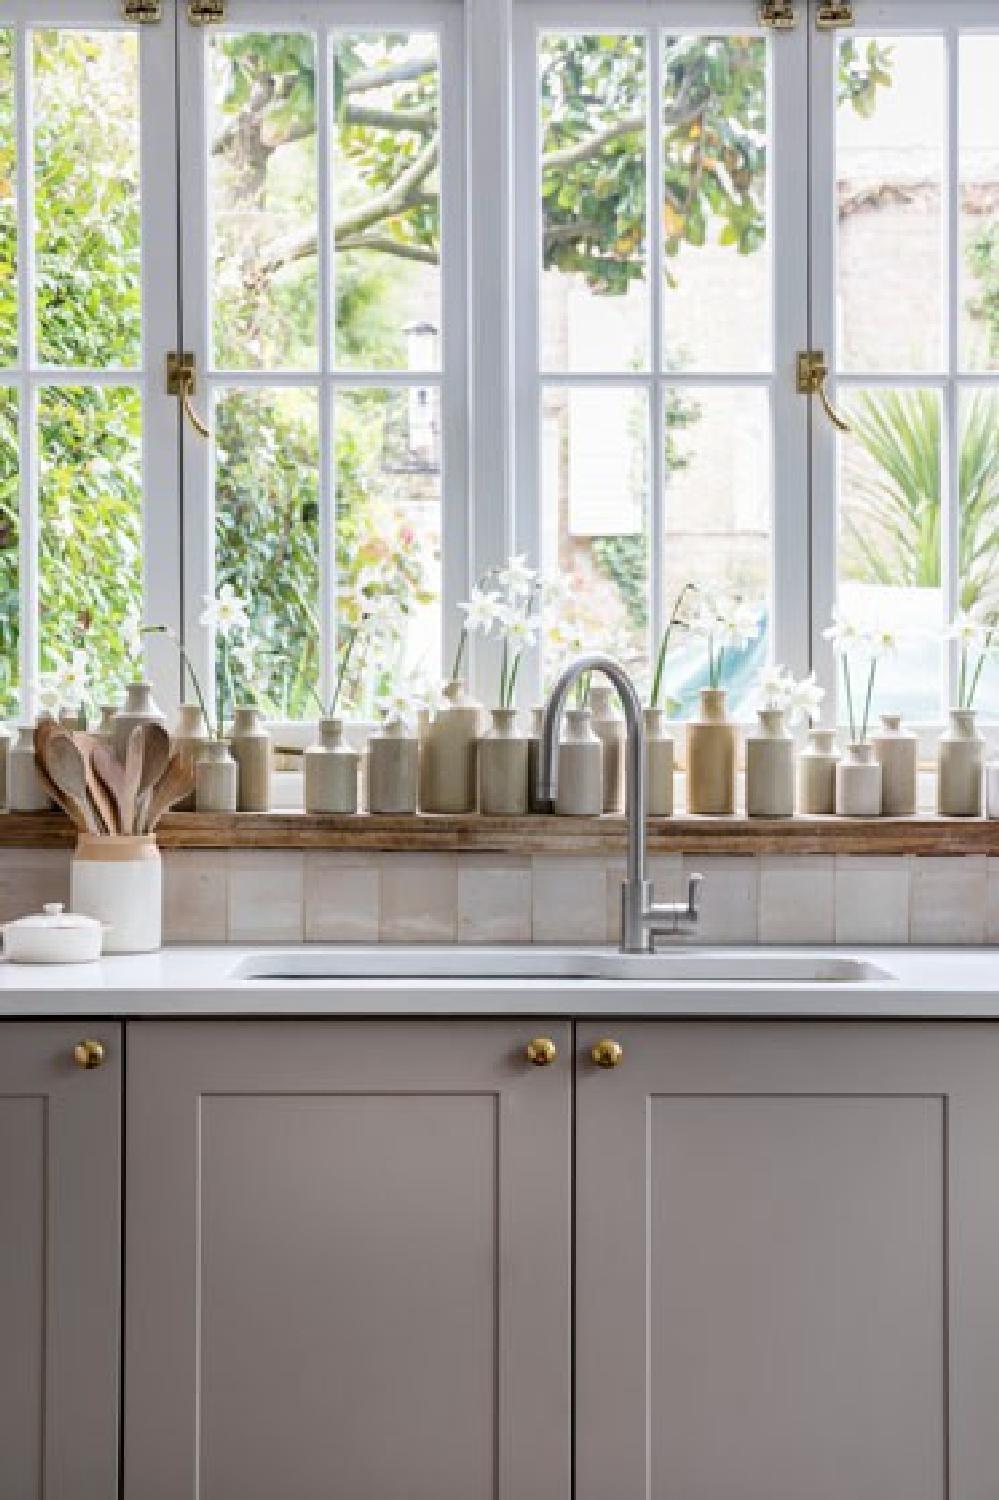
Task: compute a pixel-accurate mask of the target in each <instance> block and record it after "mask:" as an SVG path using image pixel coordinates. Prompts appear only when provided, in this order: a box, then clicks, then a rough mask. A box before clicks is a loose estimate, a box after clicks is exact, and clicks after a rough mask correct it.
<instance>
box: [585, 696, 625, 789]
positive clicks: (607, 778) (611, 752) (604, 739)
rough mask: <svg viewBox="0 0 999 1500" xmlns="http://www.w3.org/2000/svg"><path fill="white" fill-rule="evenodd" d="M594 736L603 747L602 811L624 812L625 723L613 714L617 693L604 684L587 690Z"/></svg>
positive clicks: (619, 716) (615, 713) (617, 714)
mask: <svg viewBox="0 0 999 1500" xmlns="http://www.w3.org/2000/svg"><path fill="white" fill-rule="evenodd" d="M589 703H590V711H591V713H592V714H593V733H594V734H595V735H596V737H597V739H598V740H599V741H600V743H601V745H602V746H603V759H602V762H601V763H602V765H603V779H604V788H603V811H604V812H605V813H619V812H623V811H624V720H623V718H622V717H621V715H620V714H619V713H618V712H617V711H616V704H617V691H616V689H615V688H612V687H608V686H607V684H606V683H603V682H595V683H593V684H592V686H591V687H590V693H589Z"/></svg>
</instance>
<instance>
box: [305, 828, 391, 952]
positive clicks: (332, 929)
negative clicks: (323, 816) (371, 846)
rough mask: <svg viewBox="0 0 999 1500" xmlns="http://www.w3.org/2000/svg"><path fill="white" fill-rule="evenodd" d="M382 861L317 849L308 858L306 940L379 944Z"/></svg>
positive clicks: (306, 866)
mask: <svg viewBox="0 0 999 1500" xmlns="http://www.w3.org/2000/svg"><path fill="white" fill-rule="evenodd" d="M380 907H381V859H380V856H379V855H377V854H351V853H348V852H345V853H340V852H339V851H338V850H325V849H324V850H316V851H314V852H310V853H308V854H306V856H305V941H306V942H307V943H377V941H378V930H379V919H380Z"/></svg>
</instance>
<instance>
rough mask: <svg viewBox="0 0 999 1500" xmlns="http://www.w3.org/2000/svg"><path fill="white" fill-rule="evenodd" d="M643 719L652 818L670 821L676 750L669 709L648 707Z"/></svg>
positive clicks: (649, 806) (646, 779) (647, 782)
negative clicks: (670, 727)
mask: <svg viewBox="0 0 999 1500" xmlns="http://www.w3.org/2000/svg"><path fill="white" fill-rule="evenodd" d="M642 720H643V723H644V725H645V792H646V802H647V808H648V813H649V817H650V818H671V817H672V816H673V776H674V767H675V762H676V747H675V745H674V744H673V736H672V735H671V734H670V733H669V732H668V730H667V728H666V725H667V722H668V720H667V716H666V710H665V709H664V708H646V709H645V710H644V711H643V713H642Z"/></svg>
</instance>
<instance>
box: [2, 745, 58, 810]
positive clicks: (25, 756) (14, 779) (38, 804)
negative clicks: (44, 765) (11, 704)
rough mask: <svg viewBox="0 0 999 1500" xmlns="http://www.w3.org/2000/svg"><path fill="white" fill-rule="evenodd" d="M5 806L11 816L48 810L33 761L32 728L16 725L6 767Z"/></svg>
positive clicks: (44, 791) (43, 788)
mask: <svg viewBox="0 0 999 1500" xmlns="http://www.w3.org/2000/svg"><path fill="white" fill-rule="evenodd" d="M7 804H8V806H9V807H10V810H11V812H45V811H46V809H47V808H49V807H51V806H52V803H51V802H50V801H49V795H48V792H46V790H45V787H44V786H43V785H42V779H41V777H40V776H39V774H38V765H37V763H36V761H35V726H34V724H19V725H18V726H17V740H16V742H15V743H14V744H13V745H12V746H11V750H10V757H9V760H8V764H7Z"/></svg>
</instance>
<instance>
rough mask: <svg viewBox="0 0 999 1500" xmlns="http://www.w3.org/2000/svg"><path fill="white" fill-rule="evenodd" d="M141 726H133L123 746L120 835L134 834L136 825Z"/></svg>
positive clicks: (141, 743)
mask: <svg viewBox="0 0 999 1500" xmlns="http://www.w3.org/2000/svg"><path fill="white" fill-rule="evenodd" d="M143 727H144V726H143V725H142V724H133V726H132V729H131V731H130V733H129V736H128V742H127V744H126V746H125V771H124V775H123V776H122V784H121V802H120V803H119V804H118V805H119V807H120V809H121V831H122V833H135V832H136V831H137V830H136V824H135V817H136V798H137V797H138V795H139V783H140V781H141V780H142V747H143V744H144V743H145V741H144V739H143V734H142V731H143Z"/></svg>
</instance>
